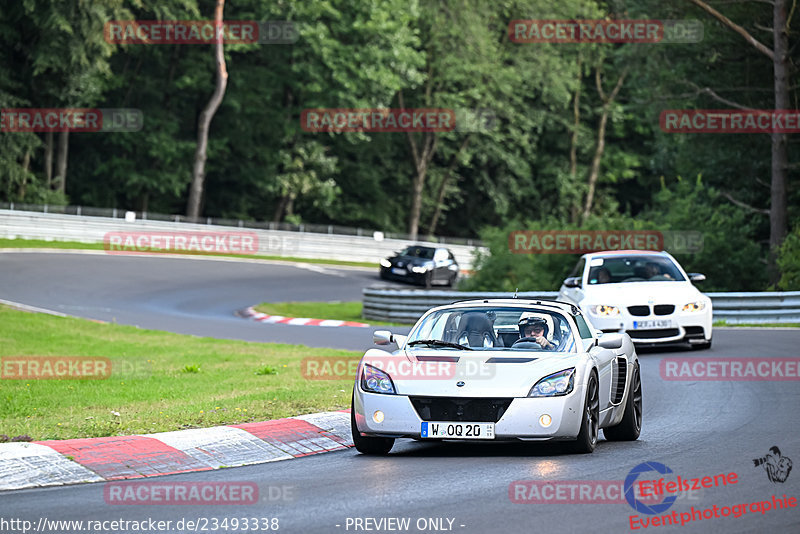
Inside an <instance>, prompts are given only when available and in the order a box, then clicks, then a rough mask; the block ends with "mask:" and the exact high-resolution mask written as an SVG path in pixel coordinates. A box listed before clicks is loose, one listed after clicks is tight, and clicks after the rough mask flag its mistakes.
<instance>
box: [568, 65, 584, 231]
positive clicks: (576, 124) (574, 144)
mask: <svg viewBox="0 0 800 534" xmlns="http://www.w3.org/2000/svg"><path fill="white" fill-rule="evenodd" d="M581 59H582V56H581V53H580V52H578V87H577V89H576V90H575V98H573V99H572V135H571V136H570V146H569V177H570V187H572V186H573V185H574V184H575V183H576V182H577V180H576V179H577V177H578V129H579V128H580V125H581V86H582V85H583V84H582V79H583V76H582V74H583V73H582V72H581ZM579 209H580V206H579V205H578V204H577V203H576V202H575V201H574V200H573V199H570V203H569V219H570V222H573V223H575V222H578V210H579Z"/></svg>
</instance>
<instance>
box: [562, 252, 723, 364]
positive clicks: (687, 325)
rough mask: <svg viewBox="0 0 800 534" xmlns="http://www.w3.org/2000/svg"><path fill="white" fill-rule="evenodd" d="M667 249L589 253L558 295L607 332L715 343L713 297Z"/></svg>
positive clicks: (652, 341) (651, 340)
mask: <svg viewBox="0 0 800 534" xmlns="http://www.w3.org/2000/svg"><path fill="white" fill-rule="evenodd" d="M703 280H705V276H704V275H702V274H699V273H689V274H687V273H686V272H685V271H684V270H683V268H681V266H680V265H679V264H678V262H677V261H676V260H675V258H673V257H672V256H671V255H670V254H668V253H667V252H650V251H643V250H622V251H609V252H594V253H591V254H584V255H583V256H582V257H581V259H580V261H578V264H577V265H576V266H575V269H574V270H573V272H572V274H571V275H570V277H569V278H567V279H566V280H564V283H563V284H562V286H561V289H560V290H559V295H558V298H559V300H563V301H566V302H571V303H574V304H576V305H578V306H580V308H581V310H582V311H583V312H584V314H585V315H586V317H587V319H588V320H589V322H591V323H592V325H593V326H594V327H595V328H598V329H600V330H602V331H603V332H625V333H627V334H628V335H630V337H631V339H632V340H633V342H634V343H636V344H637V345H640V346H641V345H656V344H665V343H682V342H688V343H689V344H690V345H691V346H692V347H693V348H697V349H707V348H710V347H711V323H712V309H711V299H710V298H709V297H707V296H706V295H704V294H702V293H701V292H700V291H698V289H697V288H696V287H695V286H694V285H693V284H692V282H701V281H703Z"/></svg>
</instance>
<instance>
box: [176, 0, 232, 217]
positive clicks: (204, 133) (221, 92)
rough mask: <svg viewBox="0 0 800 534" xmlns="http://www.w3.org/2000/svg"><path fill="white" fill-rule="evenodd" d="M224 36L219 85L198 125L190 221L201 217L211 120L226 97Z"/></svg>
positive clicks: (221, 1)
mask: <svg viewBox="0 0 800 534" xmlns="http://www.w3.org/2000/svg"><path fill="white" fill-rule="evenodd" d="M224 8H225V0H217V7H216V9H215V10H214V27H215V28H218V27H220V26H222V20H223V10H224ZM223 38H224V37H223V34H222V32H219V38H218V39H217V42H216V43H215V45H214V52H215V55H216V62H217V85H216V88H215V89H214V94H212V95H211V99H209V101H208V104H207V105H206V107H205V109H204V110H203V112H202V113H200V119H199V121H198V125H197V151H196V152H195V154H194V167H193V168H192V183H191V186H190V188H189V202H188V204H187V207H186V216H187V217H188V218H190V219H197V218H198V217H199V216H200V204H201V201H202V198H203V186H204V182H205V176H206V171H205V167H206V151H207V149H208V130H209V127H210V126H211V119H213V118H214V113H216V112H217V109H218V108H219V105H220V104H221V103H222V98H223V97H224V96H225V88H226V87H227V85H228V71H227V70H226V67H225V51H224V43H223Z"/></svg>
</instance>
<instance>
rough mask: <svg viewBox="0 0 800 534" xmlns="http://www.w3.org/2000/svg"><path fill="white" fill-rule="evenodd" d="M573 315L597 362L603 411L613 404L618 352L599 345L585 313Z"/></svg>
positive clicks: (583, 339) (585, 345) (582, 338)
mask: <svg viewBox="0 0 800 534" xmlns="http://www.w3.org/2000/svg"><path fill="white" fill-rule="evenodd" d="M573 317H574V319H575V323H576V324H577V325H578V332H579V334H580V336H581V340H582V341H583V344H584V347H587V346H588V349H586V351H587V352H588V353H589V354H590V355H591V356H592V357H593V358H594V360H595V362H596V363H597V379H598V386H599V399H600V412H601V413H602V412H603V410H605V409H607V408H609V407H610V406H611V383H612V381H613V376H614V360H615V359H616V357H617V354H616V352H615V351H614V350H611V349H604V348H603V347H600V346H598V345H597V339H598V338H597V334H595V333H594V331H593V330H592V327H591V325H590V324H589V323H587V322H586V321H585V320H584V318H583V315H581V314H576V315H574V316H573Z"/></svg>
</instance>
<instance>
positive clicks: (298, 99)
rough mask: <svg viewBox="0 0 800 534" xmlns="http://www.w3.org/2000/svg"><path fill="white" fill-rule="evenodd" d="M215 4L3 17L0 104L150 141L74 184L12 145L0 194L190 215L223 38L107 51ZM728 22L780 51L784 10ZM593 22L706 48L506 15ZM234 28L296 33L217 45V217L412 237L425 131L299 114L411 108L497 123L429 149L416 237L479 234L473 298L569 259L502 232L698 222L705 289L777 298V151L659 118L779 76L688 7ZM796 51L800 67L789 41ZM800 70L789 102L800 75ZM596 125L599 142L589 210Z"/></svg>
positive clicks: (688, 263) (119, 3)
mask: <svg viewBox="0 0 800 534" xmlns="http://www.w3.org/2000/svg"><path fill="white" fill-rule="evenodd" d="M215 4H216V2H215V1H213V0H160V1H158V2H154V1H148V0H92V1H90V0H74V1H73V2H63V3H62V2H51V1H49V0H19V1H17V2H5V5H4V7H3V8H2V10H1V11H0V45H1V46H0V50H2V52H0V54H2V55H0V107H3V108H8V107H35V108H48V107H98V108H137V109H140V110H141V111H142V113H143V116H144V128H143V129H142V130H141V131H140V132H136V133H72V134H71V135H70V136H69V145H68V146H69V157H68V170H67V173H66V183H63V184H62V182H61V181H60V179H59V177H58V176H57V174H56V173H52V176H51V177H50V178H48V174H47V172H46V170H45V169H46V166H47V163H46V160H47V158H46V153H47V149H46V147H47V146H48V143H50V144H51V145H50V146H51V147H52V148H53V150H52V152H53V153H57V152H58V150H57V146H54V145H57V144H58V137H59V134H54V135H52V136H48V135H47V134H44V133H6V132H0V201H13V202H30V203H70V204H80V205H88V206H98V207H117V208H123V209H133V210H138V211H151V212H162V213H184V211H185V209H186V201H187V197H188V186H189V182H190V178H191V168H192V163H193V158H194V150H195V148H196V137H197V119H198V115H199V114H200V112H201V110H202V109H203V107H204V106H205V104H206V102H207V101H208V98H209V96H210V95H211V93H212V92H213V89H214V80H215V67H214V56H213V46H212V45H210V44H208V45H205V44H204V45H186V44H183V45H164V44H160V45H136V44H126V45H116V44H110V43H108V42H106V40H105V39H104V37H103V25H104V23H105V22H106V21H109V20H127V19H140V20H154V19H160V20H161V19H163V20H170V19H174V20H196V19H211V18H212V17H213V10H214V6H215ZM712 4H713V2H712ZM715 5H716V4H715ZM717 7H718V8H719V9H720V10H721V11H723V12H724V14H725V15H726V16H728V17H729V18H731V19H732V20H733V21H734V22H737V23H738V24H741V25H742V26H744V27H745V28H747V29H748V30H749V31H751V32H754V34H755V35H757V36H758V38H759V39H761V40H762V42H764V43H765V44H766V45H767V46H771V44H772V43H771V37H770V34H769V33H767V32H763V31H761V30H759V28H763V27H768V26H771V24H772V7H771V6H770V5H769V4H767V3H759V2H752V3H747V2H745V3H723V4H722V5H719V6H717ZM793 13H794V12H793ZM794 17H795V19H794V20H795V24H794V25H793V26H792V28H794V27H795V26H797V24H796V21H797V17H798V15H797V14H795V15H794ZM593 18H600V19H602V18H622V19H697V20H700V21H702V23H703V25H704V37H703V40H702V41H701V42H699V43H692V44H621V45H620V44H602V45H597V44H520V43H515V42H512V41H511V39H509V36H508V27H509V22H510V21H512V20H515V19H593ZM225 19H226V20H258V21H266V20H290V21H292V22H293V23H294V24H295V26H296V28H297V30H298V34H299V38H298V40H297V42H296V43H295V44H293V45H276V44H273V45H258V44H227V45H226V46H225V57H226V62H227V71H228V74H229V80H228V86H227V91H226V93H225V96H224V100H223V102H222V105H221V107H220V108H219V110H218V111H217V113H216V115H215V116H214V118H213V121H212V123H211V129H210V135H209V149H208V160H207V163H206V184H205V196H204V199H203V207H202V210H201V211H202V214H203V215H204V216H212V217H220V218H241V219H251V220H259V221H265V220H267V221H271V220H278V221H288V222H295V223H299V222H308V223H319V224H337V225H346V226H360V227H366V228H374V229H380V230H385V231H393V232H403V231H406V230H407V229H408V228H409V212H410V205H411V200H410V199H411V196H412V194H411V193H412V187H413V181H414V179H415V174H416V173H417V171H418V169H417V168H415V163H414V157H413V150H412V146H423V144H424V143H425V140H426V136H425V134H423V133H413V134H410V135H406V134H405V133H363V132H360V133H339V134H333V133H312V132H306V131H304V130H302V129H301V127H300V115H301V112H302V111H303V110H304V109H309V108H374V107H400V106H401V102H402V103H403V104H404V105H405V106H406V107H422V108H424V107H440V108H454V109H455V108H458V109H461V108H467V109H475V108H484V109H490V110H491V111H492V112H493V113H494V115H495V116H496V121H495V123H494V127H493V128H489V129H482V130H480V131H472V132H467V131H453V132H445V133H438V134H435V136H433V137H431V139H434V138H435V145H434V150H433V153H432V157H431V158H430V162H429V165H428V167H427V170H426V177H425V181H424V184H423V188H422V203H421V210H420V218H419V219H420V220H419V228H420V235H423V236H424V235H426V234H427V233H430V232H431V231H433V232H435V233H436V234H438V235H449V236H463V237H474V236H477V235H481V236H482V237H483V238H484V239H486V240H487V243H488V244H489V246H490V248H491V250H492V256H491V258H483V259H481V260H480V262H479V265H480V266H481V268H482V272H481V273H480V274H479V275H478V276H476V277H475V278H474V279H473V281H472V282H471V285H472V286H474V287H480V288H487V289H488V288H492V289H498V288H499V287H498V286H502V288H503V289H514V287H518V286H519V287H520V289H523V288H525V289H531V288H536V289H545V288H554V287H555V286H557V284H558V282H560V279H561V277H562V275H563V273H564V271H565V270H566V271H569V270H570V269H571V265H572V264H574V261H575V258H574V257H572V256H568V257H557V256H552V257H550V256H547V257H532V256H521V255H512V254H510V253H509V252H508V247H507V241H506V238H507V233H508V232H509V231H511V230H517V229H523V228H536V229H544V228H586V229H603V230H605V229H633V228H648V229H659V230H666V229H673V230H701V231H703V232H704V238H705V239H704V243H705V248H704V250H703V252H702V253H700V254H694V255H690V256H689V255H687V256H686V257H680V256H679V258H678V259H679V260H680V261H681V262H683V263H684V266H685V267H686V268H687V269H691V270H696V271H701V272H705V273H706V274H707V275H708V276H709V281H708V283H707V285H705V286H704V289H730V290H759V289H766V288H767V287H768V285H769V284H768V280H767V277H766V275H765V274H764V273H765V266H766V261H767V253H768V238H769V231H770V230H769V217H768V216H767V215H766V214H765V211H766V210H769V208H770V188H769V183H770V139H769V136H767V135H763V134H720V135H703V134H668V133H664V132H662V131H661V129H660V128H659V124H658V119H659V113H660V111H661V110H664V109H682V108H697V109H712V108H720V109H729V108H731V107H732V105H733V104H740V105H742V106H746V107H751V108H757V109H769V108H770V107H772V106H773V102H774V101H773V87H772V83H773V81H772V65H771V62H770V61H769V60H768V59H766V58H765V57H764V56H763V55H762V54H760V53H759V52H758V51H756V50H755V49H754V48H752V47H751V46H749V45H748V44H747V43H746V42H745V41H744V40H743V39H742V38H741V37H740V36H738V35H736V34H735V33H733V32H732V31H730V30H729V29H727V28H724V27H723V26H722V25H721V24H719V23H718V22H716V21H715V20H713V19H711V18H710V17H709V16H708V15H707V14H705V13H704V12H702V11H701V10H700V9H698V8H697V7H695V6H693V5H692V4H691V3H690V2H688V1H687V0H679V1H676V2H662V1H660V0H637V1H632V0H607V1H603V0H565V1H562V2H556V3H553V2H550V1H548V0H497V1H489V0H404V1H402V0H374V1H369V2H366V1H364V2H362V1H356V2H352V1H349V0H299V1H295V0H269V1H267V0H242V1H237V2H232V1H229V2H226V5H225ZM790 44H793V45H795V46H794V47H793V48H790V50H791V51H792V53H793V54H795V55H794V57H793V62H794V64H798V63H799V62H798V61H797V59H798V57H800V47H798V46H796V44H797V30H796V29H792V30H791V33H790ZM792 77H793V78H792V79H791V80H790V84H789V85H790V86H791V91H792V93H791V94H792V101H793V102H795V103H797V102H800V83H798V77H797V71H796V70H795V71H793V72H792ZM598 80H599V83H600V87H601V89H602V92H601V91H600V90H598V87H597V82H598ZM618 82H619V83H618ZM616 85H619V90H618V92H617V93H613V89H614V87H615V86H616ZM612 93H613V98H609V96H610V95H612ZM720 99H727V100H728V101H731V102H732V104H731V103H729V104H725V103H724V102H723V101H721V100H720ZM796 107H799V108H800V105H797V106H796ZM603 116H606V117H607V127H606V131H605V149H604V151H603V153H602V155H601V157H600V159H599V165H598V168H597V173H596V178H597V180H596V187H595V191H594V194H593V198H592V202H591V203H590V205H589V206H587V195H588V192H589V190H590V186H589V181H590V179H589V178H590V175H591V174H592V160H593V158H594V157H595V154H596V149H597V145H598V129H599V124H600V123H601V118H602V117H603ZM573 134H574V135H573ZM789 151H790V153H789V155H790V161H792V162H794V163H793V166H792V167H791V169H792V173H790V181H789V184H788V192H789V193H788V195H789V198H788V204H789V214H788V220H789V227H790V228H794V229H795V232H794V234H792V237H790V238H789V239H788V240H787V242H786V245H785V246H784V248H783V249H782V256H781V260H780V262H779V265H780V268H781V272H782V273H783V279H782V280H781V282H780V285H779V287H781V288H789V287H794V288H797V287H798V274H797V273H798V270H800V267H798V264H799V263H800V261H798V256H799V255H798V253H797V250H798V247H799V246H800V245H798V244H797V243H798V239H799V238H798V237H797V228H798V227H800V210H798V206H800V187H798V176H797V172H796V169H797V165H798V163H797V162H798V161H800V156H799V155H798V143H797V140H796V136H794V138H793V137H792V136H790V143H789ZM56 157H57V156H56V155H53V156H52V159H53V160H55V159H56ZM681 176H683V177H684V179H683V180H681V179H680V177H681ZM698 176H702V180H699V179H698V180H696V179H694V177H698ZM62 185H63V186H64V187H63V192H62V191H60V189H61V188H62V187H61V186H62ZM584 211H587V213H588V215H586V216H584V215H583V212H584ZM434 221H435V222H434Z"/></svg>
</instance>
